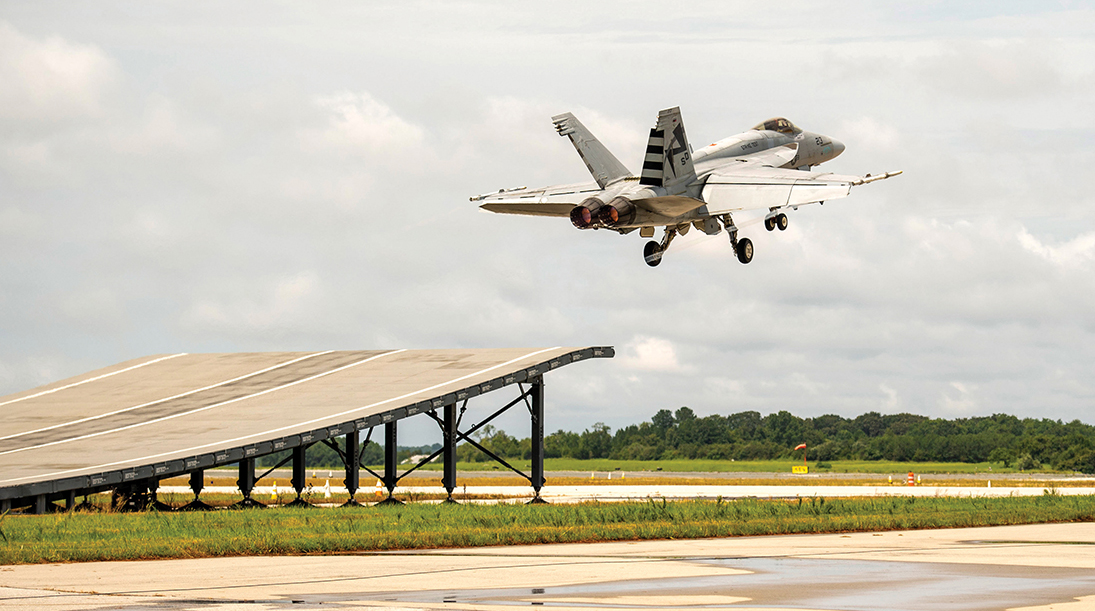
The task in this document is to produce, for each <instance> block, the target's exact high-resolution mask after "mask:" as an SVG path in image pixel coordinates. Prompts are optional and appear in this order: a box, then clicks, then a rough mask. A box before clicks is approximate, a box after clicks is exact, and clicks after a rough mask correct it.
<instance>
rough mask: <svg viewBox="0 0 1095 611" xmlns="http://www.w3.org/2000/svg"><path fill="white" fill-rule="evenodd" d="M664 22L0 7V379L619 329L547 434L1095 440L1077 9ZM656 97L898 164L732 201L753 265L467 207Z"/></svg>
mask: <svg viewBox="0 0 1095 611" xmlns="http://www.w3.org/2000/svg"><path fill="white" fill-rule="evenodd" d="M905 4H908V6H905ZM517 6H519V7H520V8H519V9H518V10H514V8H513V7H517ZM669 6H670V5H667V4H665V3H664V2H651V3H645V4H642V3H633V2H628V3H593V4H591V3H587V2H552V3H544V4H543V5H542V6H541V5H537V6H533V5H532V4H531V3H521V4H514V3H504V2H499V3H459V2H443V3H432V2H430V3H422V2H401V3H391V4H384V5H374V4H370V3H347V2H326V3H322V4H314V3H306V4H301V3H272V2H250V3H247V2H236V3H208V4H204V5H202V4H195V3H190V2H187V3H181V2H180V3H146V2H133V3H119V2H95V3H75V2H71V3H53V2H32V3H15V2H4V3H2V4H0V395H3V394H8V393H11V392H16V391H19V390H23V389H27V388H31V387H34V386H37V385H40V384H43V383H46V382H49V381H53V380H57V379H60V378H64V377H68V376H71V375H75V374H78V373H81V372H83V371H87V370H90V369H94V368H98V367H103V366H106V365H109V364H112V363H115V362H119V361H122V360H126V359H130V358H134V357H138V356H142V355H147V354H154V353H174V352H227V351H265V350H323V349H371V348H472V347H503V346H555V345H572V346H588V345H613V346H615V347H616V349H617V357H616V358H615V359H613V360H611V361H595V362H587V363H580V364H576V365H574V366H569V367H567V368H565V369H563V370H561V371H559V372H556V373H553V374H551V375H550V376H549V377H548V379H547V383H548V395H547V396H548V400H549V403H548V408H549V412H548V422H547V427H548V429H549V430H556V429H559V428H564V429H569V430H581V429H583V428H586V427H588V426H591V425H592V424H593V423H595V422H598V421H602V422H605V423H607V424H608V425H609V426H611V427H613V428H617V427H619V426H621V425H625V424H630V423H634V422H638V421H641V420H645V419H648V418H649V417H650V416H651V415H652V414H653V413H654V412H656V411H657V410H659V409H662V408H668V409H676V408H677V407H680V406H682V405H687V406H690V407H691V408H692V409H694V410H695V411H696V412H697V413H698V414H700V415H706V414H711V413H723V414H725V413H731V412H735V411H742V410H757V411H760V412H761V413H770V412H773V411H777V410H781V409H785V410H788V411H790V412H792V413H794V414H797V415H799V416H815V415H820V414H825V413H836V414H840V415H844V416H855V415H858V414H860V413H863V412H866V411H870V410H876V411H880V412H883V413H896V412H913V413H918V414H926V415H929V416H936V417H947V418H954V417H968V416H981V415H989V414H993V413H999V412H1004V413H1009V414H1015V415H1018V416H1033V417H1049V418H1054V419H1063V420H1066V421H1067V420H1072V419H1077V418H1078V419H1081V420H1083V421H1085V422H1088V423H1092V422H1095V417H1093V416H1092V413H1093V409H1095V307H1093V306H1095V197H1093V195H1092V189H1091V186H1090V185H1091V183H1090V180H1089V176H1090V172H1091V168H1092V167H1093V166H1095V145H1093V142H1095V140H1093V137H1095V112H1093V111H1092V109H1093V108H1095V6H1093V5H1092V3H1088V2H1056V3H1051V2H1042V3H1029V2H995V1H994V2H983V3H976V2H971V3H953V2H919V3H900V4H899V3H878V2H841V3H816V2H781V3H770V2H763V3H761V2H758V3H731V2H722V1H718V2H710V3H692V4H689V5H687V6H678V5H672V6H673V8H672V9H669V8H667V7H669ZM670 106H680V107H681V109H682V112H683V117H684V120H685V123H686V125H687V128H688V134H689V137H690V139H691V141H692V143H693V144H694V145H696V146H697V147H698V146H702V145H704V144H707V143H709V142H712V141H714V140H717V139H720V138H723V137H726V136H728V135H731V134H734V133H738V132H740V131H744V130H745V129H748V128H749V127H750V126H752V125H754V124H755V123H757V122H759V121H761V120H763V119H766V118H769V117H772V116H786V117H788V118H790V119H791V120H792V121H794V122H795V123H796V124H798V125H799V126H801V127H803V128H805V129H807V130H810V131H816V132H820V133H823V134H827V135H830V136H832V137H835V138H837V139H838V140H841V141H842V142H844V143H845V145H846V146H847V151H846V152H845V153H844V154H843V155H842V156H841V157H839V158H838V159H836V160H834V161H832V162H830V163H828V164H826V166H825V169H828V170H831V171H835V172H839V173H843V174H866V173H869V172H870V173H878V172H883V171H887V170H897V169H901V170H904V171H905V174H904V175H903V176H900V177H898V178H895V179H891V180H887V181H883V182H881V183H875V184H871V185H866V186H862V187H857V188H854V189H853V191H852V194H851V196H850V197H849V198H847V199H844V200H839V201H834V202H831V203H830V204H827V205H825V206H824V207H818V206H811V207H807V208H803V209H801V210H799V211H798V212H794V213H792V214H791V215H790V228H789V229H788V230H787V231H786V232H782V233H781V232H775V233H768V232H766V231H764V229H763V227H762V226H761V225H759V224H757V223H755V222H750V219H749V218H746V217H742V218H741V219H739V226H742V227H743V234H744V235H745V236H747V237H749V238H751V239H752V240H753V242H754V244H755V247H756V255H755V258H754V260H753V262H752V263H750V264H749V265H748V266H743V265H741V264H740V263H738V262H737V261H736V259H735V258H734V256H733V254H732V252H731V248H730V245H729V242H728V240H727V239H726V236H725V234H722V235H719V236H714V237H707V236H703V235H702V234H699V232H692V233H690V234H689V235H688V236H686V237H684V238H679V239H678V240H677V241H675V242H674V244H673V248H672V249H671V250H670V251H669V253H668V254H667V256H666V259H665V260H664V261H663V263H662V265H661V266H660V267H658V268H656V269H651V268H648V267H647V266H646V265H645V264H644V263H643V260H642V254H641V253H642V247H643V243H644V240H643V239H641V238H639V237H638V236H637V235H635V234H632V235H629V236H617V235H613V234H609V233H607V232H595V233H594V232H579V231H578V230H576V229H574V228H573V227H572V226H571V225H570V223H569V222H568V221H567V220H566V219H545V218H529V217H515V216H514V217H511V216H501V215H492V214H489V213H486V212H481V211H479V210H478V209H477V207H476V205H475V204H474V203H471V202H469V201H468V196H469V195H473V194H477V193H484V192H488V191H492V190H496V189H498V188H500V187H514V186H521V185H527V186H542V185H547V184H556V183H563V182H574V181H583V180H587V179H588V174H587V173H586V171H585V168H584V166H583V165H582V163H581V161H580V159H579V158H578V157H577V155H576V154H575V153H574V150H573V149H572V148H571V146H570V144H569V142H568V141H567V140H566V139H565V138H560V137H558V135H556V133H555V132H554V130H553V129H552V125H551V121H550V117H551V116H552V115H553V114H557V113H560V112H565V111H572V112H574V113H575V114H576V115H578V117H579V118H580V119H581V120H582V121H583V122H584V123H585V124H586V126H587V127H589V128H590V129H591V130H592V131H593V132H594V133H595V134H597V135H598V136H599V137H600V139H601V140H602V141H603V142H604V143H605V144H606V145H607V146H608V147H609V148H610V149H611V150H613V151H614V152H615V153H616V155H617V156H618V157H619V158H620V159H621V160H622V161H623V162H624V163H625V164H626V165H628V166H629V167H630V168H631V169H632V170H633V171H637V170H638V169H639V166H640V159H641V157H642V152H643V148H644V146H645V137H646V132H647V131H648V130H649V129H650V127H651V126H652V125H653V123H654V121H655V118H656V116H657V112H658V110H660V109H662V108H666V107H670ZM659 235H660V234H659ZM490 397H494V395H490ZM498 400H502V397H498V398H497V399H486V398H485V399H481V400H480V402H481V406H480V407H481V409H487V408H489V407H492V406H494V404H495V403H496V402H497V401H498ZM522 422H523V421H522V420H521V419H519V418H518V419H517V420H512V419H511V420H509V421H507V422H506V423H504V427H505V428H507V430H511V432H513V433H517V434H522V435H523V434H526V432H525V431H524V427H525V426H527V424H522ZM427 432H428V434H427ZM435 436H436V435H435V434H434V433H433V432H432V431H426V430H425V429H423V430H419V429H416V428H415V427H411V429H410V431H409V435H408V436H407V438H406V439H405V441H408V442H411V441H416V442H417V441H422V442H426V441H432V440H433V437H435ZM401 441H402V440H401Z"/></svg>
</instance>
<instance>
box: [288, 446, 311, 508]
mask: <svg viewBox="0 0 1095 611" xmlns="http://www.w3.org/2000/svg"><path fill="white" fill-rule="evenodd" d="M307 449H308V446H305V445H299V446H296V447H294V448H293V479H292V480H290V481H291V483H292V484H293V490H296V492H297V498H295V499H293V500H292V502H290V503H286V505H285V506H286V507H311V506H312V504H311V503H309V502H308V501H305V500H304V499H302V498H300V495H301V494H303V493H304V489H305V488H306V487H308V476H307V463H306V462H305V461H304V452H305V451H306V450H307Z"/></svg>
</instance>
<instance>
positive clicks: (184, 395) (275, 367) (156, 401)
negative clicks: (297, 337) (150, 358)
mask: <svg viewBox="0 0 1095 611" xmlns="http://www.w3.org/2000/svg"><path fill="white" fill-rule="evenodd" d="M332 352H334V350H327V351H325V352H316V353H315V354H309V355H306V356H302V357H298V358H295V359H293V360H291V361H286V362H284V363H279V364H277V365H274V366H273V367H267V368H266V369H262V370H260V371H256V372H253V373H248V374H246V375H242V376H239V377H238V378H232V379H231V380H225V381H223V382H218V383H216V384H210V385H209V386H206V387H204V388H197V389H194V390H188V391H186V392H184V393H181V394H178V395H175V396H172V397H166V398H164V399H156V400H155V401H149V402H148V403H142V404H140V405H134V406H133V407H125V408H122V409H118V410H114V411H112V412H107V413H105V414H99V415H97V416H88V417H87V418H80V419H79V420H73V421H71V422H62V423H61V424H55V425H53V426H47V427H43V428H40V429H35V430H33V431H23V432H22V433H15V434H14V435H8V436H6V437H0V441H3V440H5V439H11V438H13V437H19V436H21V435H30V434H31V433H41V432H42V431H49V430H53V429H56V428H60V427H62V426H69V425H73V424H80V423H83V422H88V421H90V420H97V419H99V418H106V417H107V416H114V415H117V414H122V413H125V412H128V411H132V410H135V409H140V408H142V407H148V406H150V405H156V404H157V403H163V402H164V401H171V400H172V399H181V398H182V397H186V396H188V395H192V394H194V393H196V392H201V391H203V390H209V389H211V388H216V387H218V386H224V385H225V384H231V383H232V382H239V381H240V380H244V379H247V378H250V377H253V376H257V375H260V374H263V373H266V372H268V371H273V370H275V369H278V368H280V367H285V366H287V365H292V364H293V363H299V362H300V361H303V360H305V359H310V358H312V357H316V356H323V355H324V354H330V353H332Z"/></svg>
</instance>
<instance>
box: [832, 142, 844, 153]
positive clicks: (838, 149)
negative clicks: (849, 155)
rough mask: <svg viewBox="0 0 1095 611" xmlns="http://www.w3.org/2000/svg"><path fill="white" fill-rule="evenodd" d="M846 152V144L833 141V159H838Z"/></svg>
mask: <svg viewBox="0 0 1095 611" xmlns="http://www.w3.org/2000/svg"><path fill="white" fill-rule="evenodd" d="M843 152H844V143H843V142H841V141H840V140H833V157H836V156H838V155H840V154H841V153H843Z"/></svg>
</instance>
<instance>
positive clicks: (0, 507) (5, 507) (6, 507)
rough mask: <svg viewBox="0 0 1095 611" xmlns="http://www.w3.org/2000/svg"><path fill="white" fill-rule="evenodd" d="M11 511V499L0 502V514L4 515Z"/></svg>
mask: <svg viewBox="0 0 1095 611" xmlns="http://www.w3.org/2000/svg"><path fill="white" fill-rule="evenodd" d="M9 511H11V499H4V500H2V501H0V514H4V513H7V512H9Z"/></svg>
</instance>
